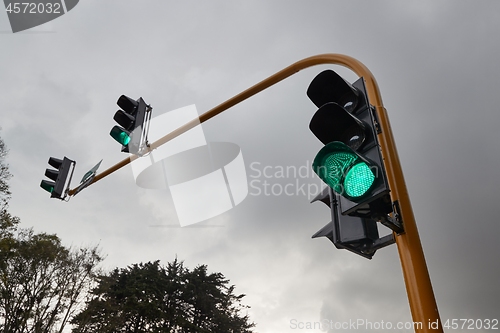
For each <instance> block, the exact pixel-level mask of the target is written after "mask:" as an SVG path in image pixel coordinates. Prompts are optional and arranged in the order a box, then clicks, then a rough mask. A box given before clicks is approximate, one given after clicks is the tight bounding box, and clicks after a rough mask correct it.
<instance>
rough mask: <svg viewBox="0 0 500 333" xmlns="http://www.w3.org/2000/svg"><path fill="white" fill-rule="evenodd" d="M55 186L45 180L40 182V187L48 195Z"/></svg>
mask: <svg viewBox="0 0 500 333" xmlns="http://www.w3.org/2000/svg"><path fill="white" fill-rule="evenodd" d="M55 185H56V184H55V183H54V182H49V181H46V180H42V182H41V183H40V187H41V188H43V189H44V190H45V191H47V192H49V193H52V191H54V187H55Z"/></svg>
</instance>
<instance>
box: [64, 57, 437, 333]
mask: <svg viewBox="0 0 500 333" xmlns="http://www.w3.org/2000/svg"><path fill="white" fill-rule="evenodd" d="M321 64H335V65H341V66H344V67H347V68H349V69H351V70H352V71H353V72H355V73H356V74H357V75H358V76H360V77H363V78H364V80H365V84H366V88H367V91H368V98H369V100H370V104H372V105H373V106H374V107H375V109H376V112H377V115H378V121H379V125H380V127H381V130H382V131H381V133H380V134H378V136H379V142H380V146H381V150H382V155H383V157H384V166H385V169H386V172H387V177H388V181H389V186H390V189H391V200H392V202H397V203H398V205H399V212H400V215H401V216H400V219H401V220H402V223H403V226H404V232H403V233H401V234H394V236H395V239H396V244H397V247H398V252H399V257H400V260H401V267H402V270H403V276H404V280H405V285H406V291H407V294H408V300H409V303H410V310H411V314H412V318H413V321H414V323H416V324H415V325H414V327H415V331H416V332H419V333H420V332H422V333H424V332H425V333H427V332H433V333H434V332H435V333H440V332H443V328H442V325H441V320H440V318H439V312H438V308H437V303H436V300H435V297H434V292H433V290H432V284H431V280H430V276H429V271H428V269H427V264H426V262H425V257H424V252H423V249H422V244H421V242H420V236H419V234H418V229H417V225H416V222H415V217H414V215H413V209H412V206H411V203H410V198H409V196H408V190H407V188H406V184H405V181H404V176H403V171H402V168H401V163H400V161H399V157H398V153H397V151H396V145H395V142H394V138H393V134H392V130H391V127H390V124H389V119H388V116H387V111H386V110H385V108H384V106H383V104H382V97H381V95H380V91H379V88H378V84H377V82H376V80H375V77H374V76H373V74H372V73H371V72H370V70H369V69H368V68H367V67H366V66H365V65H364V64H362V63H361V62H360V61H358V60H356V59H354V58H352V57H349V56H346V55H343V54H321V55H316V56H312V57H309V58H305V59H302V60H300V61H297V62H296V63H294V64H292V65H290V66H288V67H286V68H284V69H282V70H281V71H279V72H277V73H275V74H273V75H271V76H270V77H268V78H267V79H265V80H263V81H261V82H259V83H257V84H256V85H254V86H252V87H250V88H248V89H247V90H245V91H243V92H241V93H239V94H238V95H236V96H234V97H232V98H230V99H228V100H227V101H225V102H223V103H221V104H219V105H218V106H216V107H214V108H213V109H211V110H209V111H207V112H205V113H204V114H202V115H201V116H200V117H199V120H198V119H195V120H193V121H190V122H188V123H187V124H185V125H183V126H181V127H179V128H178V129H176V130H174V131H172V132H171V133H169V134H167V135H165V136H164V137H162V138H160V139H158V140H157V141H155V142H153V143H152V144H151V145H150V146H149V149H148V150H149V151H152V150H154V149H156V148H158V147H159V146H161V145H163V144H164V143H166V142H168V141H170V140H172V139H173V138H175V137H177V136H179V135H181V134H182V133H184V132H186V131H188V130H190V129H191V128H193V127H195V126H197V125H198V124H201V123H203V122H205V121H207V120H208V119H210V118H212V117H214V116H216V115H218V114H219V113H221V112H223V111H225V110H227V109H229V108H231V107H232V106H234V105H236V104H238V103H240V102H242V101H244V100H246V99H247V98H249V97H251V96H253V95H255V94H257V93H259V92H261V91H262V90H264V89H267V88H269V87H270V86H272V85H274V84H276V83H278V82H280V81H282V80H284V79H286V78H287V77H289V76H291V75H293V74H295V73H296V72H298V71H300V70H302V69H305V68H308V67H311V66H315V65H321ZM137 158H138V156H136V155H131V156H130V157H127V158H126V159H124V160H122V161H121V162H119V163H117V164H115V165H114V166H112V167H110V168H109V169H107V170H105V171H103V172H102V173H100V174H98V175H96V176H95V177H94V179H93V180H92V182H91V183H90V184H93V183H95V182H97V181H98V180H100V179H102V178H104V177H106V176H107V175H109V174H111V173H113V172H115V171H116V170H118V169H120V168H122V167H123V166H125V165H127V164H129V163H130V162H132V161H134V160H135V159H137ZM76 191H77V189H76V188H75V189H72V190H70V191H69V192H68V194H69V195H75V194H76Z"/></svg>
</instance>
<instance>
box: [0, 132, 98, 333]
mask: <svg viewBox="0 0 500 333" xmlns="http://www.w3.org/2000/svg"><path fill="white" fill-rule="evenodd" d="M6 155H7V149H6V147H5V144H4V142H3V140H1V139H0V332H5V333H7V332H9V333H28V332H33V333H49V332H62V331H63V329H64V328H65V326H66V325H67V324H68V323H69V320H70V319H71V318H72V317H73V315H74V313H75V311H76V309H77V308H78V306H79V304H81V303H83V298H84V297H85V296H86V295H87V291H88V290H89V289H90V288H91V287H92V286H93V282H94V281H95V277H96V276H97V274H98V268H97V265H98V264H99V263H100V262H101V261H102V259H103V258H102V257H101V255H100V254H99V250H98V248H97V246H96V247H89V248H80V249H74V248H67V247H65V246H63V245H62V244H61V240H60V239H59V237H57V236H56V235H49V234H46V233H38V234H37V233H35V232H34V231H33V230H32V229H21V228H19V227H18V224H19V219H18V218H17V217H14V216H12V215H10V213H9V212H8V210H7V208H8V202H9V199H10V190H9V185H8V180H9V178H10V177H11V176H12V175H11V174H10V172H9V169H8V165H7V164H6V163H5V157H6Z"/></svg>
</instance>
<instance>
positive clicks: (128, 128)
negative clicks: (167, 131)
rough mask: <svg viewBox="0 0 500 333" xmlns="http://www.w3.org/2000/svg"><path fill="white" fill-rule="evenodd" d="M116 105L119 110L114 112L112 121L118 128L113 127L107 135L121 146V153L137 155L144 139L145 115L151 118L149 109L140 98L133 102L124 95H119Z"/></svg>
mask: <svg viewBox="0 0 500 333" xmlns="http://www.w3.org/2000/svg"><path fill="white" fill-rule="evenodd" d="M116 104H118V106H119V107H120V108H121V110H118V111H116V113H115V115H114V117H113V119H114V120H115V121H116V122H117V123H118V124H119V125H120V126H116V125H115V126H114V127H113V128H112V129H111V132H110V133H109V134H110V135H111V136H112V137H113V138H114V139H115V140H116V141H117V142H118V143H120V144H121V145H122V150H121V151H122V152H124V153H131V154H137V153H138V152H139V151H140V149H141V143H142V142H143V139H145V135H146V134H145V126H144V125H145V121H146V119H148V118H147V113H149V117H151V113H150V112H149V111H151V108H150V107H149V106H148V105H147V104H146V102H144V100H143V99H142V97H139V99H138V100H134V99H132V98H130V97H127V96H125V95H121V96H120V98H119V99H118V101H117V102H116ZM148 120H149V119H148Z"/></svg>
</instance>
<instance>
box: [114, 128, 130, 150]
mask: <svg viewBox="0 0 500 333" xmlns="http://www.w3.org/2000/svg"><path fill="white" fill-rule="evenodd" d="M109 135H111V136H112V137H113V139H115V140H116V141H117V142H118V143H121V144H122V145H123V146H126V145H128V144H129V142H130V135H129V133H128V132H127V131H126V130H124V129H123V128H121V127H118V126H114V127H113V128H112V129H111V132H109Z"/></svg>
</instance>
